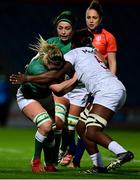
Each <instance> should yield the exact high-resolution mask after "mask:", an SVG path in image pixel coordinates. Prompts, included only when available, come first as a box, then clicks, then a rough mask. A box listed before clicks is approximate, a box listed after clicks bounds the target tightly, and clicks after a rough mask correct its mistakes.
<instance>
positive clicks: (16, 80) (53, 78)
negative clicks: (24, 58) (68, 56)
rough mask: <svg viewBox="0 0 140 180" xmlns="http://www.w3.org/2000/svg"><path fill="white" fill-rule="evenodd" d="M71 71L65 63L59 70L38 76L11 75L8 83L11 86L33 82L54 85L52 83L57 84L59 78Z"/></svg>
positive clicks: (69, 65)
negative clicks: (10, 83)
mask: <svg viewBox="0 0 140 180" xmlns="http://www.w3.org/2000/svg"><path fill="white" fill-rule="evenodd" d="M71 69H72V65H71V64H70V63H68V62H66V63H65V65H64V67H63V68H62V69H61V70H51V71H49V72H46V73H42V74H39V75H32V76H29V75H25V74H22V73H20V72H19V73H18V74H12V75H11V76H10V81H11V82H12V84H22V83H25V82H34V83H40V84H46V83H47V84H48V85H50V84H54V82H57V81H59V80H60V78H62V77H64V75H65V74H66V73H67V72H68V71H69V70H71Z"/></svg>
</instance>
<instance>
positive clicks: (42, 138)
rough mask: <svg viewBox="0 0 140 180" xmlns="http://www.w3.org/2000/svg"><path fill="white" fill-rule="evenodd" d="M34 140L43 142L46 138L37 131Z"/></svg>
mask: <svg viewBox="0 0 140 180" xmlns="http://www.w3.org/2000/svg"><path fill="white" fill-rule="evenodd" d="M35 138H36V139H37V140H38V141H39V142H43V141H44V140H45V138H46V136H43V135H42V134H40V132H39V131H37V132H36V134H35Z"/></svg>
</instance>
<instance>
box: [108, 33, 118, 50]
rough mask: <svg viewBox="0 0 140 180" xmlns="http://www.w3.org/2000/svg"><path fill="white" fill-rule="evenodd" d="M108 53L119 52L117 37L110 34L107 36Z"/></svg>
mask: <svg viewBox="0 0 140 180" xmlns="http://www.w3.org/2000/svg"><path fill="white" fill-rule="evenodd" d="M106 38H107V44H108V45H107V52H116V51H117V42H116V39H115V37H114V36H113V35H112V34H111V33H108V34H107V36H106Z"/></svg>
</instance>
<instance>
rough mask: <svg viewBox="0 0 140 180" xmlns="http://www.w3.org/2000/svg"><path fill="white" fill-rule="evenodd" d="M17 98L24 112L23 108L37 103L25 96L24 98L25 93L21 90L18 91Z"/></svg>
mask: <svg viewBox="0 0 140 180" xmlns="http://www.w3.org/2000/svg"><path fill="white" fill-rule="evenodd" d="M16 97H17V104H18V106H19V109H20V110H21V111H22V110H23V108H24V107H25V106H27V105H28V104H30V103H32V102H35V100H34V99H25V98H24V96H23V93H22V92H21V90H20V89H18V91H17V94H16Z"/></svg>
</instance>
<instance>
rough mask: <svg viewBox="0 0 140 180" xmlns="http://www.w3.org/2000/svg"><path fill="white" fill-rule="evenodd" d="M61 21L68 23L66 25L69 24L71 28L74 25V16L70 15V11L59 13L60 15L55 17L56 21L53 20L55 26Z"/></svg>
mask: <svg viewBox="0 0 140 180" xmlns="http://www.w3.org/2000/svg"><path fill="white" fill-rule="evenodd" d="M61 21H65V22H68V23H70V24H71V25H72V26H74V25H75V23H76V18H75V16H74V15H73V14H72V12H71V11H63V12H61V13H60V14H59V15H58V16H57V18H56V20H55V24H58V23H59V22H61Z"/></svg>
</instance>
